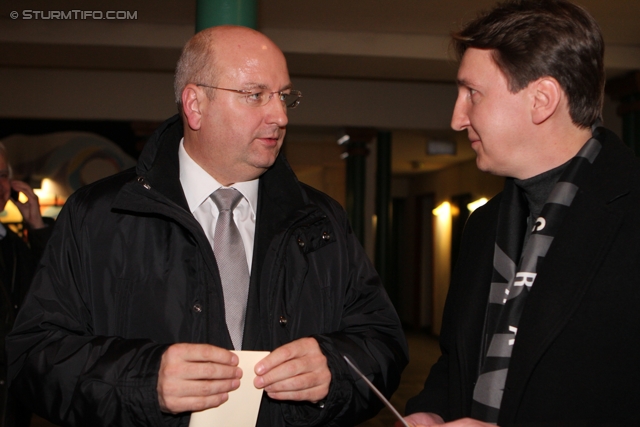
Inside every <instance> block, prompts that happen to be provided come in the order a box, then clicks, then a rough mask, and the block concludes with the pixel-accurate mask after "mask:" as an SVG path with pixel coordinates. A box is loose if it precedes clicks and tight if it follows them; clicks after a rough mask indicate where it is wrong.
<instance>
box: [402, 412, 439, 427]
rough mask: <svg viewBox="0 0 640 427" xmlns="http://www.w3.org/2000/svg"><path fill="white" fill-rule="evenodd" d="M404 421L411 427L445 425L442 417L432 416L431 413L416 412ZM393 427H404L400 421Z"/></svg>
mask: <svg viewBox="0 0 640 427" xmlns="http://www.w3.org/2000/svg"><path fill="white" fill-rule="evenodd" d="M404 420H405V421H406V422H407V424H409V425H410V426H411V427H428V426H434V425H439V424H444V420H443V419H442V417H440V415H436V414H432V413H430V412H416V413H415V414H411V415H407V416H406V417H404ZM393 427H403V426H402V423H401V422H400V421H396V423H395V424H394V425H393Z"/></svg>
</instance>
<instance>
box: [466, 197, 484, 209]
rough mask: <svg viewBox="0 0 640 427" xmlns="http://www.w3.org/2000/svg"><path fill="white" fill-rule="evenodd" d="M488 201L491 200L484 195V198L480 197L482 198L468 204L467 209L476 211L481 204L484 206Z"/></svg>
mask: <svg viewBox="0 0 640 427" xmlns="http://www.w3.org/2000/svg"><path fill="white" fill-rule="evenodd" d="M488 201H489V200H487V198H486V197H482V198H480V199H478V200H475V201H473V202H471V203H469V204H468V205H467V209H469V212H473V211H475V210H476V209H478V208H479V207H480V206H482V205H484V204H486V203H487V202H488Z"/></svg>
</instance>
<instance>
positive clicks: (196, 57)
mask: <svg viewBox="0 0 640 427" xmlns="http://www.w3.org/2000/svg"><path fill="white" fill-rule="evenodd" d="M264 53H269V54H276V55H280V56H282V58H283V59H284V55H283V54H282V51H281V50H280V49H279V48H278V46H276V45H275V43H273V42H272V41H271V40H270V39H269V38H268V37H267V36H265V35H264V34H262V33H260V32H258V31H256V30H253V29H251V28H247V27H240V26H233V25H222V26H218V27H211V28H207V29H205V30H202V31H200V32H199V33H197V34H195V35H194V36H193V37H191V39H190V40H189V41H188V42H187V44H186V45H185V46H184V49H183V50H182V55H181V56H180V59H179V60H178V65H177V66H176V74H175V80H174V93H175V100H176V104H177V105H178V109H179V110H180V106H181V96H182V91H183V90H184V88H185V86H186V85H187V84H189V83H200V84H206V85H210V86H216V85H217V84H218V80H219V77H220V67H219V66H218V64H219V61H220V60H221V59H225V58H228V57H238V56H239V55H242V56H243V57H244V58H247V59H246V61H250V59H251V58H252V57H256V55H257V56H260V55H261V54H264Z"/></svg>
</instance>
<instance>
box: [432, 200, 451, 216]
mask: <svg viewBox="0 0 640 427" xmlns="http://www.w3.org/2000/svg"><path fill="white" fill-rule="evenodd" d="M432 212H433V214H434V215H435V216H438V217H440V216H451V203H449V202H442V203H440V205H439V206H438V207H437V208H435V209H434V210H433V211H432Z"/></svg>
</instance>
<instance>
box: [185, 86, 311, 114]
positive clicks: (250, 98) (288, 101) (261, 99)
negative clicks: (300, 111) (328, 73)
mask: <svg viewBox="0 0 640 427" xmlns="http://www.w3.org/2000/svg"><path fill="white" fill-rule="evenodd" d="M196 86H202V87H208V88H209V89H218V90H227V91H229V92H236V93H239V94H242V95H244V96H243V97H242V99H243V100H244V102H246V103H247V105H249V106H250V107H262V106H264V105H267V103H268V102H269V101H271V98H273V95H274V94H278V98H279V99H280V102H282V104H283V105H284V106H285V107H287V108H296V107H297V106H298V104H300V98H302V92H300V91H299V90H292V89H287V90H283V91H275V92H269V91H268V90H261V91H258V92H255V91H253V90H248V89H226V88H223V87H217V86H209V85H205V84H201V83H196Z"/></svg>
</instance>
